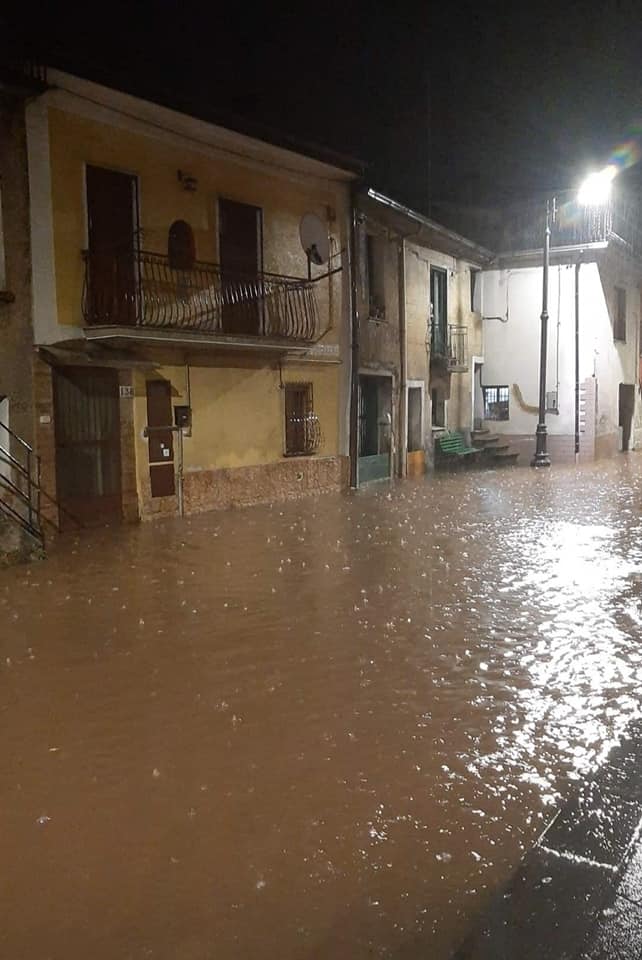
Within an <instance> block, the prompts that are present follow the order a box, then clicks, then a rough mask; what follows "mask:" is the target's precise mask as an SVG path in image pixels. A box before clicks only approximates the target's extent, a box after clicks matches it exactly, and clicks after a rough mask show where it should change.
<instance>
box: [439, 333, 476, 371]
mask: <svg viewBox="0 0 642 960" xmlns="http://www.w3.org/2000/svg"><path fill="white" fill-rule="evenodd" d="M430 360H431V363H433V364H437V365H441V366H444V367H446V368H447V369H448V370H449V371H450V372H451V373H463V372H465V371H466V370H468V328H467V327H465V326H463V325H459V324H452V323H451V324H449V325H448V326H447V327H442V326H436V325H433V327H432V330H431V336H430Z"/></svg>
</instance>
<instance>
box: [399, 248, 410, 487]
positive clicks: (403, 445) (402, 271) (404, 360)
mask: <svg viewBox="0 0 642 960" xmlns="http://www.w3.org/2000/svg"><path fill="white" fill-rule="evenodd" d="M398 269H399V283H398V285H397V286H398V289H399V353H400V367H399V372H400V381H401V383H400V391H399V476H400V477H405V476H406V474H407V472H408V463H407V460H408V425H407V417H408V409H407V408H408V389H407V387H408V336H407V329H406V238H405V237H401V243H400V244H399V267H398Z"/></svg>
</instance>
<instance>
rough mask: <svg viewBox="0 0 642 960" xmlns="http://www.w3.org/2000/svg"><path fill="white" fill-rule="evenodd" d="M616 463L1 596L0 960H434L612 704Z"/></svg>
mask: <svg viewBox="0 0 642 960" xmlns="http://www.w3.org/2000/svg"><path fill="white" fill-rule="evenodd" d="M641 477H642V457H637V458H636V457H635V456H630V457H629V458H627V459H623V460H621V461H619V462H618V463H615V464H608V465H606V466H597V467H591V468H585V469H582V470H581V471H580V472H576V471H575V470H574V469H568V470H564V469H559V470H555V469H554V470H552V471H551V472H550V473H548V472H546V473H533V472H531V471H529V470H528V469H525V470H512V471H508V472H506V473H465V474H461V475H455V476H444V477H431V478H428V479H425V480H418V481H416V482H415V481H413V482H407V483H405V484H403V485H398V486H396V487H394V488H392V489H389V488H388V487H378V488H377V489H371V490H368V491H365V492H360V493H359V494H357V495H345V496H344V495H336V496H335V495H330V496H325V497H323V498H320V499H307V500H301V501H299V502H296V503H291V504H287V505H279V506H272V507H257V508H252V509H249V510H245V511H233V512H229V513H212V514H209V515H204V516H201V517H198V518H194V519H192V520H188V521H183V522H181V521H179V520H171V521H164V522H160V523H157V524H154V525H142V526H139V527H130V528H122V529H115V530H104V531H98V532H92V533H87V534H85V535H84V536H83V537H82V538H80V539H78V538H75V539H68V540H65V541H63V542H61V544H60V546H59V548H58V549H57V551H56V552H55V553H54V555H53V556H52V558H51V559H50V560H49V561H47V562H46V563H40V564H34V565H32V566H30V567H21V568H15V569H13V570H10V571H4V572H1V573H0V618H1V619H0V623H1V624H2V628H1V630H2V635H1V657H0V670H1V673H2V695H1V698H0V723H1V731H2V740H1V744H2V746H1V751H0V756H1V760H2V763H1V780H0V818H1V824H2V827H1V830H0V862H1V863H2V871H1V875H0V905H1V914H0V917H1V919H0V957H6V958H11V960H81V958H82V960H87V958H92V960H115V958H118V960H130V958H131V960H139V958H147V957H153V958H156V960H211V958H216V960H228V958H239V957H252V958H257V960H263V958H279V960H290V958H293V960H294V958H326V957H333V958H336V960H343V958H346V960H347V958H350V960H360V958H371V957H393V958H411V957H412V958H414V957H422V958H424V957H431V958H446V957H448V956H449V954H450V952H451V950H452V948H453V947H454V946H456V945H457V944H458V943H459V941H460V940H461V938H462V936H463V935H464V934H465V933H466V931H467V929H468V926H469V924H470V923H471V921H472V920H473V918H474V917H475V916H476V914H477V913H478V911H480V910H481V909H483V907H484V905H485V904H486V903H487V902H488V899H489V897H490V895H491V894H492V892H493V890H495V889H496V887H497V885H498V884H500V883H501V882H502V881H503V880H504V879H505V878H506V877H507V876H508V875H509V874H510V871H511V869H512V868H513V866H514V865H515V864H516V862H517V861H518V860H519V858H520V856H521V854H522V852H523V850H524V849H525V848H526V847H527V846H528V845H529V844H530V843H531V842H532V841H533V840H534V839H535V837H536V836H537V834H538V833H539V832H540V830H541V829H542V825H543V823H544V822H545V820H546V819H547V818H548V816H550V813H551V811H552V810H553V809H554V805H555V803H556V802H557V801H558V799H559V797H560V796H564V795H565V792H567V791H568V790H569V788H570V786H571V785H572V783H573V780H574V779H575V778H578V777H580V776H581V775H582V774H583V772H585V771H586V770H587V769H588V768H589V767H590V766H591V764H592V763H594V762H595V759H596V758H597V757H598V756H599V755H600V754H601V753H602V752H603V751H604V750H605V749H606V748H607V747H608V746H609V744H610V743H611V742H612V741H613V740H614V739H616V738H617V736H618V734H619V733H620V732H621V730H622V728H623V727H624V725H625V723H626V722H627V720H628V719H629V718H631V717H632V716H634V715H636V714H637V713H638V712H639V708H640V700H639V687H640V679H641V677H642V650H641V648H640V642H639V635H640V620H641V612H640V577H641V576H642V565H641V559H642V520H641V517H640V514H641V507H642V479H641Z"/></svg>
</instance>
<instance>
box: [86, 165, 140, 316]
mask: <svg viewBox="0 0 642 960" xmlns="http://www.w3.org/2000/svg"><path fill="white" fill-rule="evenodd" d="M87 220H88V234H89V254H88V256H89V274H88V276H89V286H88V307H89V310H88V322H89V323H92V324H100V325H111V324H132V323H135V320H136V303H135V293H136V274H135V261H134V249H135V238H136V180H135V177H133V176H131V175H130V174H127V173H118V172H117V171H115V170H104V169H103V168H102V167H91V166H88V167H87Z"/></svg>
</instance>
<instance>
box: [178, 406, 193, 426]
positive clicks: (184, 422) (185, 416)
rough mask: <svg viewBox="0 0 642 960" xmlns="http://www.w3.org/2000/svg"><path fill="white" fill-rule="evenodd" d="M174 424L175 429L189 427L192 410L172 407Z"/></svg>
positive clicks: (185, 407) (186, 407)
mask: <svg viewBox="0 0 642 960" xmlns="http://www.w3.org/2000/svg"><path fill="white" fill-rule="evenodd" d="M174 424H175V426H177V427H191V425H192V408H191V407H188V406H180V405H179V406H176V407H174Z"/></svg>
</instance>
